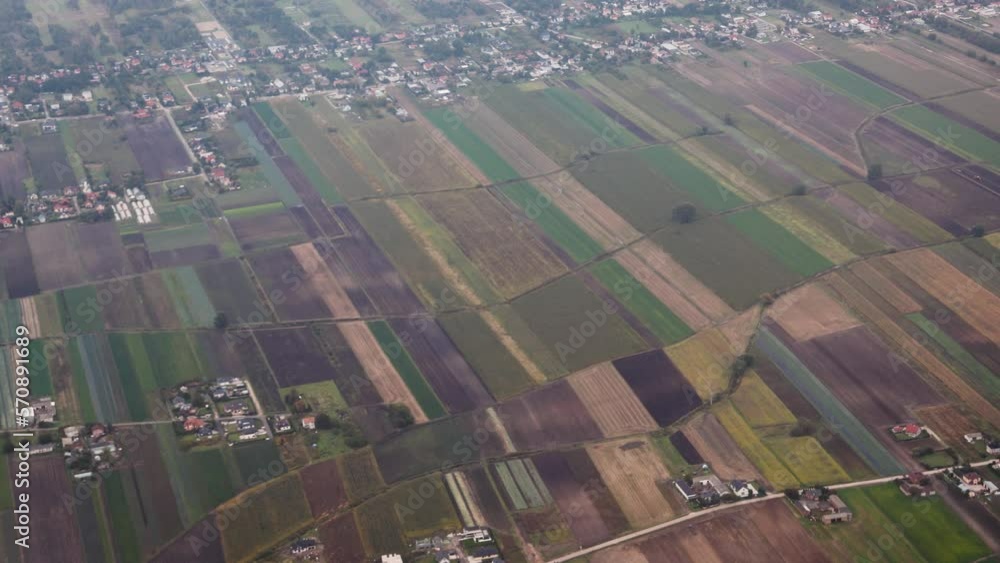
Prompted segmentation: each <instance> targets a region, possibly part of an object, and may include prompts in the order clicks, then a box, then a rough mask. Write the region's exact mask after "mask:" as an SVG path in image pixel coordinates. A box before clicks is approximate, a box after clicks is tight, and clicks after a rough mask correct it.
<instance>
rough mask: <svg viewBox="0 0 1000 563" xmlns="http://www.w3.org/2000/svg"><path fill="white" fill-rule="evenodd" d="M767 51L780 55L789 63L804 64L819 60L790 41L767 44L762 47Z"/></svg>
mask: <svg viewBox="0 0 1000 563" xmlns="http://www.w3.org/2000/svg"><path fill="white" fill-rule="evenodd" d="M764 48H765V49H767V50H768V51H770V52H772V53H775V54H777V55H780V56H781V57H783V58H784V59H786V60H787V61H788V62H791V63H805V62H809V61H815V60H819V57H818V56H817V55H816V54H815V53H813V52H812V51H810V50H808V49H806V48H804V47H800V46H799V45H798V44H796V43H792V42H791V41H781V42H780V43H768V44H766V45H765V47H764Z"/></svg>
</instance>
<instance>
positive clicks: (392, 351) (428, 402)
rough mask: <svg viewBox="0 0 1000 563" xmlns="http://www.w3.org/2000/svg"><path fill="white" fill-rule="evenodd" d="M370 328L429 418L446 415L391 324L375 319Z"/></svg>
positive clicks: (369, 324)
mask: <svg viewBox="0 0 1000 563" xmlns="http://www.w3.org/2000/svg"><path fill="white" fill-rule="evenodd" d="M368 328H369V329H370V330H371V331H372V334H373V335H374V336H375V339H376V340H378V343H379V345H380V346H382V351H383V352H385V355H386V356H388V357H389V360H390V361H391V362H392V365H393V366H395V368H396V371H397V372H399V376H400V377H402V378H403V382H404V383H406V387H407V388H408V389H409V390H410V392H411V393H413V397H414V398H415V399H416V400H417V404H419V405H420V408H421V409H423V411H424V414H426V415H427V418H431V419H433V418H440V417H442V416H444V415H446V414H447V412H446V411H445V410H444V405H442V404H441V401H440V400H438V398H437V395H435V394H434V390H433V389H431V386H430V385H429V384H428V383H427V381H426V380H425V379H424V376H423V375H422V374H421V373H420V369H419V368H418V367H417V365H416V364H415V363H413V358H411V357H410V353H409V352H407V351H406V348H404V347H403V345H402V344H401V343H400V342H399V339H398V338H396V333H394V332H393V331H392V328H391V327H390V326H389V324H388V323H386V322H385V321H374V322H369V323H368Z"/></svg>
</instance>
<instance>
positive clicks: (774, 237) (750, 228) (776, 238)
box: [726, 209, 833, 277]
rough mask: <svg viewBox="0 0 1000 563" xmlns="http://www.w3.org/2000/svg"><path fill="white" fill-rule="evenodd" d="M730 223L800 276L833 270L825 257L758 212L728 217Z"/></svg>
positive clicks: (746, 212) (750, 210) (749, 211)
mask: <svg viewBox="0 0 1000 563" xmlns="http://www.w3.org/2000/svg"><path fill="white" fill-rule="evenodd" d="M726 221H728V222H729V223H730V224H731V225H734V226H735V227H736V228H737V229H739V230H740V232H742V233H743V234H744V235H746V236H747V237H748V238H749V239H750V240H752V241H753V242H754V243H755V244H756V245H757V246H759V247H761V248H763V249H765V250H767V252H769V253H771V255H772V256H774V257H775V258H776V259H778V260H779V261H780V262H781V263H782V264H784V265H785V267H787V268H788V269H789V270H792V271H793V272H795V273H797V274H798V275H800V276H803V277H807V276H811V275H813V274H816V273H817V272H821V271H823V270H826V269H828V268H831V267H833V263H832V262H830V261H829V260H827V259H826V258H824V257H823V255H821V254H820V253H818V252H816V251H815V250H813V249H812V248H811V247H809V246H808V245H806V244H805V243H804V242H802V241H801V240H799V239H797V238H795V236H794V235H793V234H792V233H790V232H788V231H787V230H786V229H785V228H784V227H782V226H781V225H779V224H777V223H775V222H774V221H772V220H771V219H769V218H768V217H767V216H766V215H764V214H762V213H761V212H759V211H757V210H756V209H749V210H746V211H740V212H738V213H733V214H731V215H727V216H726Z"/></svg>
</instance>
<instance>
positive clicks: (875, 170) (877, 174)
mask: <svg viewBox="0 0 1000 563" xmlns="http://www.w3.org/2000/svg"><path fill="white" fill-rule="evenodd" d="M881 177H882V165H881V164H871V165H869V166H868V179H869V180H878V179H879V178H881Z"/></svg>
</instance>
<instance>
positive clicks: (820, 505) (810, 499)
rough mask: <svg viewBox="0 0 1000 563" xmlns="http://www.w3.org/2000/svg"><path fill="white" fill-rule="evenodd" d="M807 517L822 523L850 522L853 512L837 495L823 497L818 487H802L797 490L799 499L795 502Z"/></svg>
mask: <svg viewBox="0 0 1000 563" xmlns="http://www.w3.org/2000/svg"><path fill="white" fill-rule="evenodd" d="M795 506H797V507H799V510H801V511H802V514H804V515H805V516H806V517H807V518H810V519H812V520H819V521H820V522H822V523H824V524H833V523H834V522H850V521H851V519H853V518H854V513H852V512H851V509H850V508H848V506H847V504H845V503H844V501H843V500H841V499H840V497H838V496H837V495H829V496H827V497H826V498H823V495H822V493H821V492H820V491H819V490H818V489H803V490H801V491H799V500H798V501H796V502H795Z"/></svg>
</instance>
